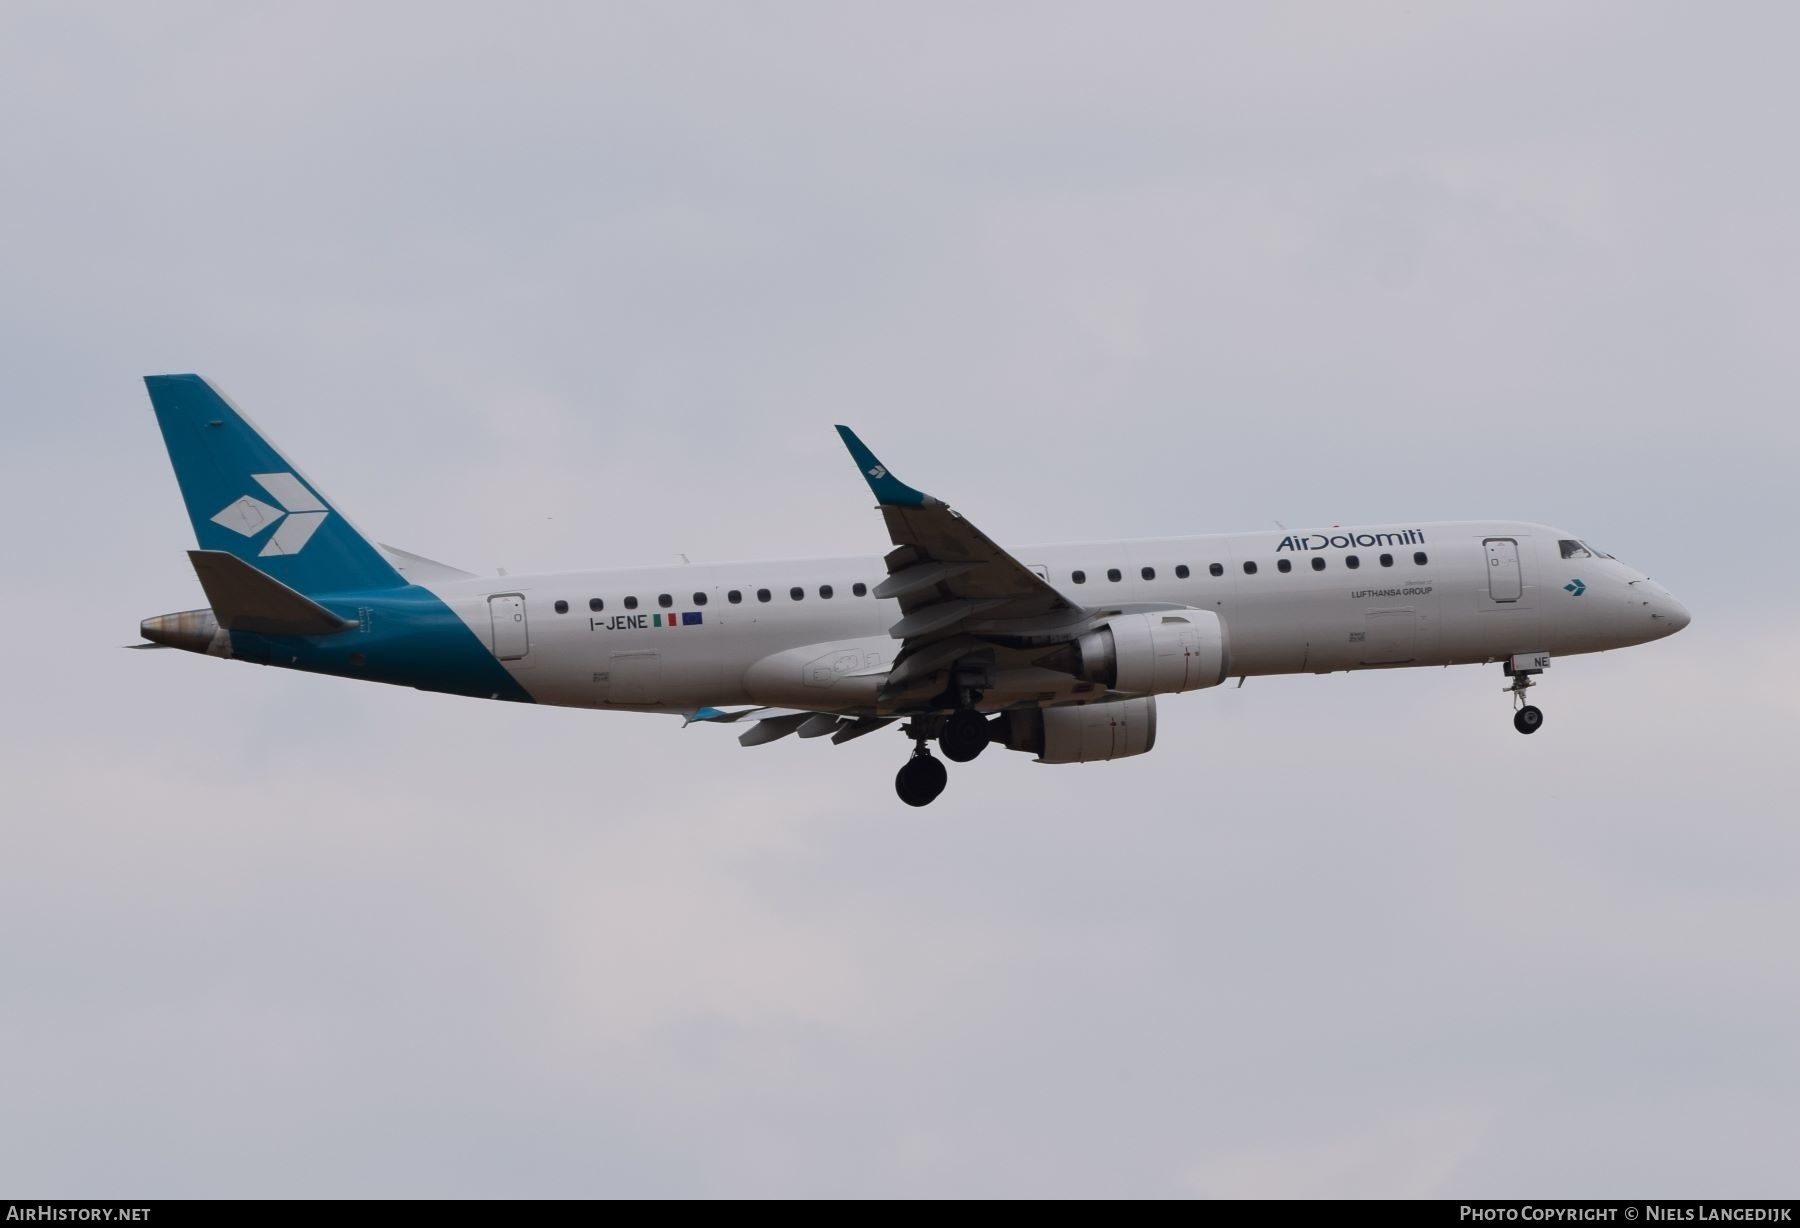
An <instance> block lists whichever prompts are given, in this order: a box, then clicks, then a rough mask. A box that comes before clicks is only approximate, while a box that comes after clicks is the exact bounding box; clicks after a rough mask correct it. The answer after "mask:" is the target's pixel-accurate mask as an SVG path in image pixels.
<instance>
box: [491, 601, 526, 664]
mask: <svg viewBox="0 0 1800 1228" xmlns="http://www.w3.org/2000/svg"><path fill="white" fill-rule="evenodd" d="M488 616H489V617H490V618H491V619H492V620H493V624H494V655H495V656H496V657H499V658H500V659H501V660H502V661H517V660H519V659H520V658H521V657H523V656H524V655H525V654H526V653H527V652H529V651H530V650H531V639H530V635H529V633H528V631H527V628H526V626H525V598H524V597H522V596H520V595H519V594H518V593H502V594H501V595H500V596H497V597H489V598H488Z"/></svg>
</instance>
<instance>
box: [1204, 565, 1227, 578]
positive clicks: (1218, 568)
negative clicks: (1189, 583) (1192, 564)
mask: <svg viewBox="0 0 1800 1228" xmlns="http://www.w3.org/2000/svg"><path fill="white" fill-rule="evenodd" d="M1206 570H1207V571H1209V572H1211V573H1212V574H1213V575H1215V576H1222V575H1224V574H1225V564H1223V563H1214V564H1213V565H1212V566H1211V567H1208V568H1207V569H1206Z"/></svg>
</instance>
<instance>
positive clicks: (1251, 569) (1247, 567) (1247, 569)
mask: <svg viewBox="0 0 1800 1228" xmlns="http://www.w3.org/2000/svg"><path fill="white" fill-rule="evenodd" d="M1244 574H1245V575H1247V576H1253V575H1255V574H1256V564H1255V563H1245V564H1244Z"/></svg>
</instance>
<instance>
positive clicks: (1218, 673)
mask: <svg viewBox="0 0 1800 1228" xmlns="http://www.w3.org/2000/svg"><path fill="white" fill-rule="evenodd" d="M1074 666H1075V668H1074V670H1073V673H1074V674H1075V676H1076V677H1077V678H1082V679H1085V680H1086V681H1088V682H1097V683H1099V684H1100V685H1102V686H1104V687H1106V688H1107V689H1108V690H1112V691H1123V692H1125V693H1126V694H1128V695H1170V694H1175V693H1178V692H1181V691H1197V690H1199V689H1200V688H1201V687H1209V686H1218V685H1219V683H1221V682H1223V681H1225V675H1226V673H1227V672H1228V671H1229V669H1230V667H1231V641H1230V637H1229V636H1228V635H1227V634H1226V631H1225V623H1224V620H1223V619H1221V618H1220V617H1219V616H1218V615H1217V614H1215V613H1213V612H1212V611H1211V610H1159V611H1157V612H1155V613H1153V614H1120V615H1118V616H1116V617H1113V618H1109V619H1107V620H1106V621H1105V622H1104V623H1101V624H1100V625H1099V626H1098V627H1096V628H1094V629H1093V630H1092V631H1089V632H1088V633H1087V634H1085V635H1083V636H1082V637H1081V638H1080V639H1078V640H1076V641H1075V659H1074Z"/></svg>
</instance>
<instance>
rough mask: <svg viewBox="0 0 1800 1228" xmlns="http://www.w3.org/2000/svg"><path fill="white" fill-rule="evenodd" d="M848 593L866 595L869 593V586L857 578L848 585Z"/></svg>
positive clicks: (857, 595) (858, 595)
mask: <svg viewBox="0 0 1800 1228" xmlns="http://www.w3.org/2000/svg"><path fill="white" fill-rule="evenodd" d="M850 595H851V596H852V597H867V596H868V595H869V586H868V585H867V584H864V583H863V582H862V581H861V580H858V581H857V582H856V583H855V584H852V585H851V586H850Z"/></svg>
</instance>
